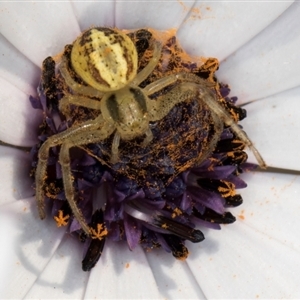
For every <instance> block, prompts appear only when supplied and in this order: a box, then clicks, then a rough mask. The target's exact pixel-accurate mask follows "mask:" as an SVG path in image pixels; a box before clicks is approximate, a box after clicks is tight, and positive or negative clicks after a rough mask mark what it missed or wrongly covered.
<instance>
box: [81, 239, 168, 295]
mask: <svg viewBox="0 0 300 300" xmlns="http://www.w3.org/2000/svg"><path fill="white" fill-rule="evenodd" d="M161 298H162V297H161V296H160V294H159V292H158V289H157V285H156V282H155V279H154V277H153V274H152V272H151V268H150V267H149V264H148V262H147V259H146V256H145V253H144V252H143V250H142V249H141V248H140V247H137V248H135V249H134V251H133V252H131V251H130V250H129V249H128V246H127V245H126V243H122V242H119V243H115V242H111V241H107V242H106V245H105V250H104V251H103V254H102V256H101V258H100V260H99V262H98V264H97V265H96V267H95V268H94V269H92V271H91V275H90V278H89V281H88V285H87V289H86V293H85V299H161Z"/></svg>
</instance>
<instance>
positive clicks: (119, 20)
mask: <svg viewBox="0 0 300 300" xmlns="http://www.w3.org/2000/svg"><path fill="white" fill-rule="evenodd" d="M193 2H194V1H178V2H177V1H176V2H175V1H161V2H158V1H134V2H133V1H116V20H115V24H116V26H117V27H118V28H124V29H137V28H145V27H152V28H154V29H160V30H166V29H171V28H175V29H177V28H179V26H180V24H181V23H182V22H183V20H184V18H185V16H186V14H187V13H188V11H189V9H190V8H191V7H192V6H193Z"/></svg>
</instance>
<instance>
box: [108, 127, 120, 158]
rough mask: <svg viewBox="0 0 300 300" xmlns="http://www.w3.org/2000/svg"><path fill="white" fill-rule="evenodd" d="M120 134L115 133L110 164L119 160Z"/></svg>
mask: <svg viewBox="0 0 300 300" xmlns="http://www.w3.org/2000/svg"><path fill="white" fill-rule="evenodd" d="M120 138H121V137H120V134H119V133H118V132H116V133H115V135H114V139H113V142H112V145H111V158H110V161H111V163H113V164H115V163H116V162H117V161H118V159H119V145H120Z"/></svg>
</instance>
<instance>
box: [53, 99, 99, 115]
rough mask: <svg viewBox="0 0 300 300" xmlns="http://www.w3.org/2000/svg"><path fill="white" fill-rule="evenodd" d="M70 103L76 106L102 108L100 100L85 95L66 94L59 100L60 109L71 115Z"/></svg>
mask: <svg viewBox="0 0 300 300" xmlns="http://www.w3.org/2000/svg"><path fill="white" fill-rule="evenodd" d="M70 104H72V105H76V106H83V107H86V108H90V109H95V110H100V101H99V100H94V99H91V98H88V97H85V96H79V95H71V94H68V95H65V96H64V97H63V98H62V99H61V100H60V101H59V110H60V111H61V112H62V113H63V114H64V115H65V116H69V115H70Z"/></svg>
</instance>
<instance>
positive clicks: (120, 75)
mask: <svg viewBox="0 0 300 300" xmlns="http://www.w3.org/2000/svg"><path fill="white" fill-rule="evenodd" d="M137 62H138V56H137V51H136V48H135V45H134V43H133V42H132V40H131V39H130V38H129V37H128V36H127V35H126V34H125V33H123V32H121V31H119V30H116V29H110V28H105V27H99V28H92V29H89V30H87V31H85V32H84V33H83V34H82V35H81V36H80V37H79V38H78V39H77V40H76V41H75V42H74V44H73V48H72V52H71V63H72V67H73V69H74V70H75V72H76V73H77V74H78V75H79V76H80V77H81V78H82V79H83V80H84V82H85V83H87V84H88V85H90V86H92V87H94V88H95V89H97V90H100V91H103V92H109V91H114V90H118V89H120V88H122V87H124V86H125V85H127V84H128V83H129V82H130V81H131V80H132V79H133V78H134V77H135V75H136V73H137Z"/></svg>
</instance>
